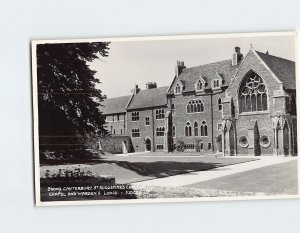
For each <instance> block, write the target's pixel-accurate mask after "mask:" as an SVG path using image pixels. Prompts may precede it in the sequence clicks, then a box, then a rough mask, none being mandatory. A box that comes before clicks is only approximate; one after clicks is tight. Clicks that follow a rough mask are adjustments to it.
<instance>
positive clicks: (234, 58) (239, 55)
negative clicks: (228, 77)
mask: <svg viewBox="0 0 300 233" xmlns="http://www.w3.org/2000/svg"><path fill="white" fill-rule="evenodd" d="M234 50H235V52H234V53H233V55H232V65H233V66H236V65H238V64H239V62H240V61H241V60H242V59H243V54H242V53H241V48H240V47H235V48H234Z"/></svg>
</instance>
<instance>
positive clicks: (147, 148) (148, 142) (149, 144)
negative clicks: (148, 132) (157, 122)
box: [145, 138, 151, 151]
mask: <svg viewBox="0 0 300 233" xmlns="http://www.w3.org/2000/svg"><path fill="white" fill-rule="evenodd" d="M145 143H146V151H151V140H150V139H149V138H147V139H146V141H145Z"/></svg>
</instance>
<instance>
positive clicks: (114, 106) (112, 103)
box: [99, 95, 131, 114]
mask: <svg viewBox="0 0 300 233" xmlns="http://www.w3.org/2000/svg"><path fill="white" fill-rule="evenodd" d="M130 98H131V95H128V96H121V97H116V98H109V99H105V100H104V101H103V102H102V103H101V105H103V106H100V108H99V109H100V111H101V112H103V114H114V113H125V112H126V106H127V104H128V102H129V100H130Z"/></svg>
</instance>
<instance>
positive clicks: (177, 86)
mask: <svg viewBox="0 0 300 233" xmlns="http://www.w3.org/2000/svg"><path fill="white" fill-rule="evenodd" d="M175 93H176V94H180V93H181V86H180V85H179V83H177V84H176V86H175Z"/></svg>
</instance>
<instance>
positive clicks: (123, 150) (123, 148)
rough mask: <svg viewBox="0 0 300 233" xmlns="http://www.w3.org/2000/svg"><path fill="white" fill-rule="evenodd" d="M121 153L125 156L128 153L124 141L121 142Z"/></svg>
mask: <svg viewBox="0 0 300 233" xmlns="http://www.w3.org/2000/svg"><path fill="white" fill-rule="evenodd" d="M122 153H123V154H127V153H128V149H127V141H126V140H124V141H123V142H122Z"/></svg>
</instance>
